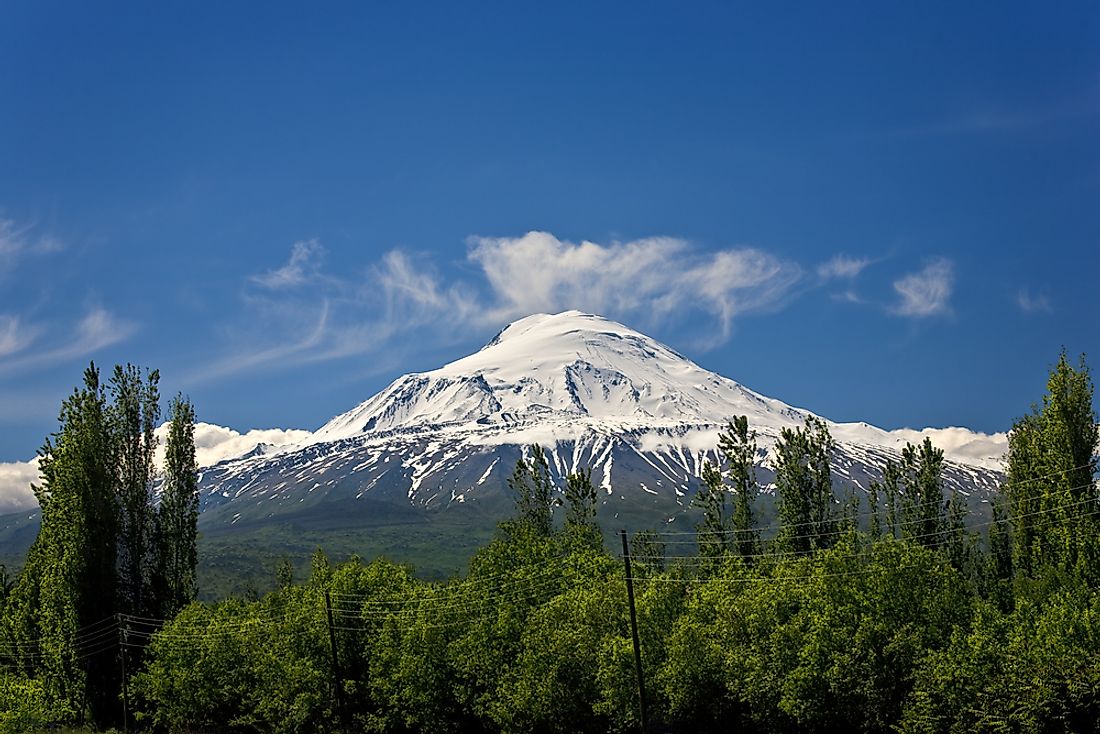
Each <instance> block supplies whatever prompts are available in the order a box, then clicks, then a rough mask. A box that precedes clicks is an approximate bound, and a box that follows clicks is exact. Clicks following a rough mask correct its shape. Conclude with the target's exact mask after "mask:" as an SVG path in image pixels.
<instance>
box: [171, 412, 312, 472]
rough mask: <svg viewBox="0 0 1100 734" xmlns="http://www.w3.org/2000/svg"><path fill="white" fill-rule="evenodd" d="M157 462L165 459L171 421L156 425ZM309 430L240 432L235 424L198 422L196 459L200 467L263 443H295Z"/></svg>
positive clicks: (258, 429) (275, 446) (271, 445)
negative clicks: (224, 424) (157, 441)
mask: <svg viewBox="0 0 1100 734" xmlns="http://www.w3.org/2000/svg"><path fill="white" fill-rule="evenodd" d="M156 433H157V438H158V439H160V445H159V446H158V447H157V452H156V456H155V460H156V462H157V465H158V466H159V465H161V464H162V463H163V462H164V442H165V440H166V439H167V437H168V424H167V423H164V424H162V425H161V426H160V427H158V428H157V432H156ZM310 435H311V434H310V432H309V431H303V430H299V429H296V428H254V429H252V430H251V431H248V432H247V433H240V432H238V431H235V430H233V429H232V428H226V427H225V426H218V425H214V424H213V423H201V422H200V423H196V424H195V459H196V461H197V462H198V464H199V466H200V467H206V466H213V465H214V464H217V463H218V462H219V461H225V460H226V459H235V458H236V457H238V456H244V455H245V454H247V453H248V452H250V451H252V450H253V449H255V448H256V447H257V446H260V445H261V444H263V445H265V446H269V447H271V448H280V447H283V446H292V445H294V444H297V443H301V442H302V441H304V440H306V439H307V438H309V437H310Z"/></svg>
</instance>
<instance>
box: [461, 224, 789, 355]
mask: <svg viewBox="0 0 1100 734" xmlns="http://www.w3.org/2000/svg"><path fill="white" fill-rule="evenodd" d="M469 259H470V260H471V261H473V262H475V263H476V264H477V265H479V266H480V268H481V270H482V272H483V274H484V275H485V278H486V280H487V281H488V285H489V288H490V294H491V295H490V303H489V307H488V308H487V309H486V310H487V313H488V315H489V318H490V319H491V320H493V321H496V322H502V321H510V320H512V319H515V318H518V317H522V316H526V315H528V314H530V313H536V312H540V311H547V312H553V311H562V310H566V309H572V308H575V309H580V310H585V311H592V312H595V313H600V314H604V315H608V316H612V317H619V318H623V317H627V318H638V319H641V320H643V321H646V320H653V318H654V317H658V318H661V317H668V316H670V315H671V314H673V313H686V312H690V311H702V312H703V313H704V314H707V315H709V316H710V317H711V318H712V319H713V320H714V321H716V324H715V325H716V326H717V331H718V333H719V334H720V337H719V340H724V339H726V338H728V336H729V334H730V331H731V329H732V325H733V321H734V319H736V318H737V317H739V316H741V315H744V314H747V313H752V312H755V311H764V310H767V309H770V308H774V307H777V306H779V305H781V304H782V303H783V302H784V300H785V299H786V298H787V297H788V296H789V295H790V293H791V289H792V287H793V286H794V285H795V283H797V282H798V280H799V279H800V277H801V269H800V268H799V267H798V266H797V265H795V264H793V263H789V262H786V261H783V260H780V259H778V258H776V257H774V256H772V255H769V254H768V253H765V252H763V251H761V250H757V249H753V248H740V249H728V250H720V251H718V252H714V253H701V252H698V251H697V250H695V249H694V248H692V247H691V246H690V245H689V243H687V242H685V241H684V240H680V239H675V238H670V237H653V238H647V239H641V240H634V241H631V242H611V243H609V244H606V245H604V244H598V243H595V242H588V241H584V242H580V243H572V242H568V241H564V240H559V239H558V238H557V237H555V236H554V235H552V234H549V233H547V232H529V233H527V234H526V235H524V236H522V237H514V238H513V237H495V238H489V237H477V238H471V240H470V252H469Z"/></svg>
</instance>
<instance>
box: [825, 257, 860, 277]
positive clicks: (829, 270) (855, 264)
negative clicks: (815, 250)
mask: <svg viewBox="0 0 1100 734" xmlns="http://www.w3.org/2000/svg"><path fill="white" fill-rule="evenodd" d="M870 264H871V259H870V258H866V257H849V256H848V255H835V256H834V257H833V258H832V259H831V260H828V261H826V262H823V263H821V264H820V265H818V266H817V274H818V276H819V277H821V278H823V279H825V280H832V279H833V278H855V277H856V276H858V275H859V274H860V273H862V272H863V270H864V268H866V267H867V266H868V265H870Z"/></svg>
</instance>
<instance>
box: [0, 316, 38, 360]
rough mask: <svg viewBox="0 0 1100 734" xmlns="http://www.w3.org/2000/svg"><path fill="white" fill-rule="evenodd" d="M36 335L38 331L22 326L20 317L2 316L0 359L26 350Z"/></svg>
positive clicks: (0, 325) (0, 323) (0, 318)
mask: <svg viewBox="0 0 1100 734" xmlns="http://www.w3.org/2000/svg"><path fill="white" fill-rule="evenodd" d="M36 333H37V329H34V328H28V327H26V326H24V325H23V324H21V323H20V319H19V317H18V316H7V315H3V314H0V358H2V357H6V356H8V355H11V354H15V353H16V352H21V351H23V350H24V349H26V348H27V346H29V345H30V343H31V342H33V341H34V338H35V336H36Z"/></svg>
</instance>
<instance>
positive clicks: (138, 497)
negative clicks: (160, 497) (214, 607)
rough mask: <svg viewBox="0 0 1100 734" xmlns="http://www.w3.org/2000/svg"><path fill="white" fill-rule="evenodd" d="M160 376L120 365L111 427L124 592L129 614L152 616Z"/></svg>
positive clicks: (124, 607) (116, 371)
mask: <svg viewBox="0 0 1100 734" xmlns="http://www.w3.org/2000/svg"><path fill="white" fill-rule="evenodd" d="M159 383H160V373H159V372H158V371H157V370H153V371H152V372H147V373H146V375H145V378H144V379H143V378H142V374H141V370H139V369H138V368H137V367H135V366H134V365H131V364H128V365H126V366H125V367H122V366H116V367H115V369H114V373H113V374H112V375H111V382H110V392H111V397H112V398H113V400H112V404H111V406H110V410H109V415H110V424H111V432H112V436H111V438H112V444H113V447H114V463H115V475H116V479H115V481H116V482H117V492H118V499H119V507H120V510H121V527H120V532H119V547H118V554H119V564H120V566H119V568H120V573H119V592H120V602H121V608H122V610H123V611H126V612H128V613H130V614H136V615H139V616H151V615H152V614H153V613H154V612H156V611H157V610H156V609H155V608H154V606H153V605H152V603H151V602H152V599H151V594H150V588H149V587H150V583H149V581H150V578H151V576H152V572H153V565H154V562H155V558H154V555H153V533H154V526H153V479H154V476H155V471H156V470H155V467H154V463H153V452H154V451H155V450H156V446H157V438H156V435H155V434H154V431H155V430H156V425H157V421H158V420H159V418H160V407H159V401H160V393H159V388H158V386H159Z"/></svg>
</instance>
